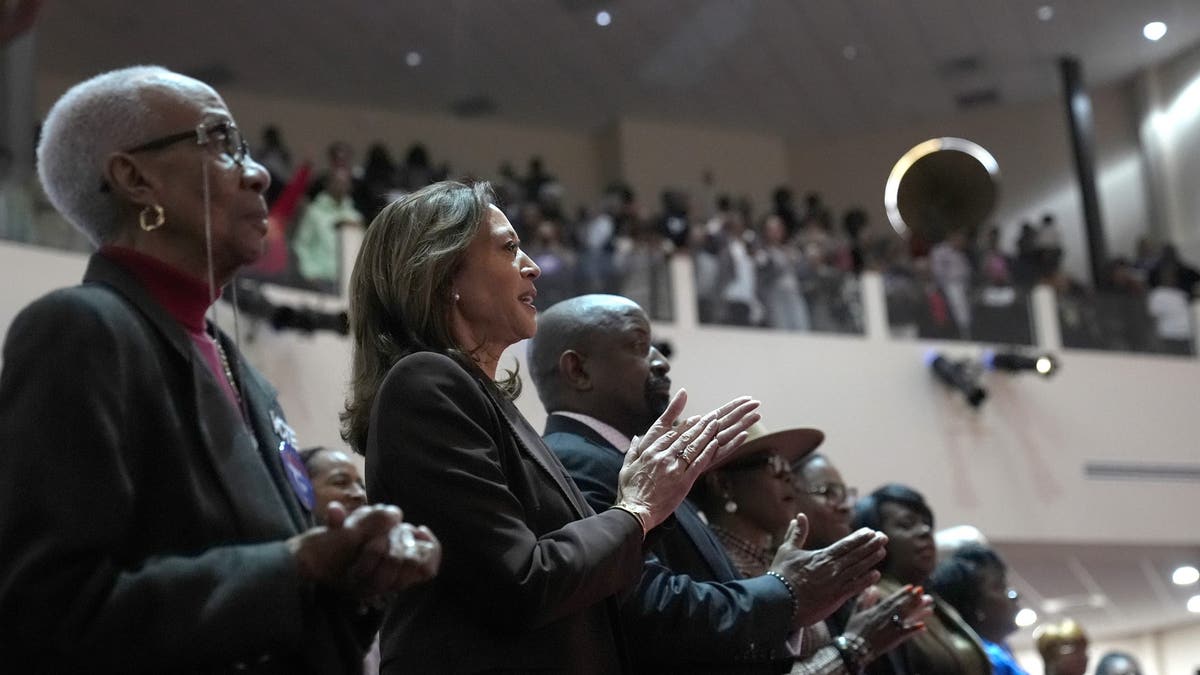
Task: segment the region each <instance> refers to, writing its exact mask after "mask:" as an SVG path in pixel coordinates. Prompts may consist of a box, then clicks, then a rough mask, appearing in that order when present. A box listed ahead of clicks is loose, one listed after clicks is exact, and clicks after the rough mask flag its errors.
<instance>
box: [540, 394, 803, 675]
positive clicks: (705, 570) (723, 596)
mask: <svg viewBox="0 0 1200 675" xmlns="http://www.w3.org/2000/svg"><path fill="white" fill-rule="evenodd" d="M544 440H545V441H546V445H548V446H549V447H550V448H551V449H552V450H553V451H554V453H555V454H556V455H558V457H559V459H560V460H562V463H563V466H565V467H566V468H567V471H568V472H570V474H571V477H572V478H573V479H574V480H575V483H576V484H577V485H578V486H579V489H580V490H581V491H582V492H583V494H584V495H585V496H586V497H587V499H588V501H589V502H590V503H591V504H592V506H593V508H604V506H605V505H608V504H612V503H614V502H615V500H616V486H617V475H618V474H619V473H620V470H621V465H622V464H623V462H624V456H623V455H622V453H621V452H620V451H618V450H617V449H616V448H614V447H613V446H612V445H611V444H610V443H608V442H607V441H605V440H604V439H603V438H602V437H601V436H600V435H599V434H597V433H596V432H595V431H593V430H592V429H591V428H589V427H588V426H587V425H586V424H583V423H581V422H579V421H576V420H573V419H571V418H569V417H564V416H562V415H553V414H552V415H550V418H549V419H548V420H547V422H546V434H545V437H544ZM675 520H676V523H675V526H674V527H672V528H660V530H661V531H660V532H658V533H657V534H658V536H657V537H656V538H655V544H654V547H653V551H654V555H653V556H650V557H648V558H647V559H646V561H645V566H644V569H643V572H642V576H641V579H640V581H639V582H638V586H637V588H636V590H635V591H634V592H633V593H632V594H630V595H629V596H628V599H627V600H626V601H625V602H624V603H623V606H622V617H623V620H624V621H625V626H626V631H625V632H626V635H628V636H629V641H630V647H631V650H632V653H633V657H634V663H635V665H636V666H637V668H638V669H639V670H644V671H647V672H665V671H669V670H672V669H678V670H680V671H682V672H696V671H699V670H705V669H712V670H719V671H721V672H773V671H776V670H778V669H779V668H781V667H782V668H783V669H784V670H786V664H787V662H788V661H790V655H789V654H788V653H787V652H786V650H785V648H784V642H785V641H786V640H787V638H788V635H789V634H790V633H791V632H792V630H793V626H792V621H791V615H792V603H791V597H790V596H789V595H788V592H787V589H786V588H785V587H784V585H783V584H782V583H780V582H779V580H778V579H775V578H773V577H770V576H762V577H756V578H753V579H743V578H741V576H740V575H739V574H738V573H737V571H736V570H735V569H734V566H733V563H732V562H731V561H730V560H729V556H728V555H726V554H725V552H724V550H723V549H722V548H721V544H720V542H718V541H717V540H716V538H714V537H713V535H712V532H711V531H710V530H709V529H708V526H707V525H706V524H705V523H704V522H703V521H702V520H701V519H700V516H699V515H698V512H697V510H696V507H695V506H694V505H692V503H691V502H689V501H686V500H685V501H684V502H683V504H681V505H680V507H679V508H678V509H676V511H675Z"/></svg>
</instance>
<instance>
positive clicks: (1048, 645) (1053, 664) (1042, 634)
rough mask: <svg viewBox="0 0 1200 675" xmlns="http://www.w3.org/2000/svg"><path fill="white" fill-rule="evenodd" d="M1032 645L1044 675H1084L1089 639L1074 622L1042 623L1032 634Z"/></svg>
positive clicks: (1068, 620)
mask: <svg viewBox="0 0 1200 675" xmlns="http://www.w3.org/2000/svg"><path fill="white" fill-rule="evenodd" d="M1033 643H1034V646H1036V647H1037V650H1038V654H1039V655H1041V657H1042V663H1043V664H1045V674H1046V675H1084V673H1086V672H1087V666H1088V636H1087V633H1085V632H1083V627H1082V626H1080V625H1079V624H1078V623H1076V622H1075V620H1074V619H1063V620H1062V621H1060V622H1058V623H1049V624H1042V625H1041V626H1038V627H1037V630H1035V631H1033Z"/></svg>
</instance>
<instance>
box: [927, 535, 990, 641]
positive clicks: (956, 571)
mask: <svg viewBox="0 0 1200 675" xmlns="http://www.w3.org/2000/svg"><path fill="white" fill-rule="evenodd" d="M988 570H994V571H996V572H998V573H1000V574H1005V573H1006V572H1007V571H1008V567H1007V566H1006V565H1005V564H1004V560H1003V559H1002V558H1001V557H1000V555H999V554H997V553H996V552H995V551H994V550H992V549H991V548H989V547H987V546H984V545H983V544H979V543H974V542H972V543H968V544H963V545H962V546H961V547H959V549H958V550H956V551H955V552H954V554H953V555H951V556H950V557H949V558H948V559H946V560H943V561H942V562H940V563H938V566H937V569H935V570H934V571H933V574H932V575H930V577H929V585H930V589H931V590H932V591H933V592H934V593H935V594H937V595H938V596H939V597H941V598H942V599H943V600H945V601H946V602H948V603H950V605H951V606H952V607H954V609H956V610H958V613H959V614H961V615H962V617H963V619H965V620H966V621H967V623H969V624H971V627H972V628H975V627H976V626H975V624H976V616H977V614H976V610H977V609H979V606H980V602H981V601H982V599H983V583H984V575H985V574H986V573H987V571H988Z"/></svg>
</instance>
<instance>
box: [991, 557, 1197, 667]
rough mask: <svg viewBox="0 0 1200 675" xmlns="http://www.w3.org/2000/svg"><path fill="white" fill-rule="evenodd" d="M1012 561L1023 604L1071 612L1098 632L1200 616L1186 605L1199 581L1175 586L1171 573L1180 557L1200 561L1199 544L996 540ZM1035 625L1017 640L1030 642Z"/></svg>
mask: <svg viewBox="0 0 1200 675" xmlns="http://www.w3.org/2000/svg"><path fill="white" fill-rule="evenodd" d="M996 548H997V549H998V550H999V551H1000V554H1001V555H1002V556H1003V557H1004V559H1005V562H1006V563H1007V564H1008V566H1009V568H1010V569H1009V583H1010V584H1011V585H1012V586H1013V588H1015V589H1016V590H1017V591H1019V592H1020V593H1021V596H1022V605H1023V606H1025V607H1030V608H1032V609H1034V610H1035V611H1037V613H1038V615H1039V618H1040V619H1041V620H1047V619H1049V620H1054V619H1061V618H1063V617H1068V616H1069V617H1071V618H1073V619H1075V620H1076V621H1078V622H1079V623H1080V625H1082V626H1083V627H1084V629H1085V630H1086V631H1088V633H1089V634H1090V635H1091V636H1092V637H1093V638H1114V637H1124V636H1128V635H1134V634H1137V633H1141V632H1147V631H1153V630H1158V629H1162V628H1167V627H1171V626H1176V625H1180V624H1186V623H1200V615H1198V614H1191V613H1189V612H1188V611H1187V601H1188V598H1189V597H1191V596H1193V595H1196V594H1200V584H1192V585H1191V586H1186V587H1185V586H1176V585H1174V584H1173V583H1172V582H1171V573H1172V572H1173V571H1174V570H1175V568H1176V567H1179V566H1180V565H1192V566H1194V567H1200V543H1197V545H1194V546H1115V545H1110V544H1097V545H1081V544H1041V543H1037V544H1023V543H1008V544H996ZM1031 633H1032V628H1027V629H1024V630H1022V631H1021V632H1019V633H1018V634H1017V636H1016V637H1015V638H1014V640H1013V642H1014V644H1016V645H1018V646H1029V645H1030V644H1031V641H1030V635H1031Z"/></svg>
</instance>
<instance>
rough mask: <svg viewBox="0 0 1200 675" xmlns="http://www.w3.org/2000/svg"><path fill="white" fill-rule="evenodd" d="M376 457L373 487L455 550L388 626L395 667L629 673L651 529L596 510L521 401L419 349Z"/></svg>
mask: <svg viewBox="0 0 1200 675" xmlns="http://www.w3.org/2000/svg"><path fill="white" fill-rule="evenodd" d="M366 454H367V493H368V494H369V495H371V498H372V499H375V500H383V501H386V502H389V503H394V504H396V505H398V506H399V507H400V508H402V509H404V512H405V516H406V517H408V518H410V519H412V520H413V521H414V522H420V523H425V524H427V525H429V527H431V528H432V529H433V531H434V533H436V534H437V536H438V538H439V539H440V540H441V542H442V551H443V557H442V568H441V571H440V573H439V574H438V576H437V578H436V579H435V580H434V581H432V582H431V583H428V584H425V585H423V586H420V587H417V588H414V589H412V590H411V591H408V592H406V593H405V594H404V595H402V596H401V597H400V598H399V599H398V601H397V602H395V603H393V604H392V606H391V608H390V609H389V610H388V613H387V615H386V617H385V618H384V627H383V633H382V636H381V647H382V655H383V668H382V670H383V672H384V673H460V672H479V671H485V670H492V671H508V672H531V671H547V672H555V673H596V674H597V675H599V674H601V673H619V672H622V671H623V670H625V662H626V657H625V655H624V650H623V647H622V644H621V637H620V622H619V620H618V610H617V608H616V601H615V596H616V594H617V593H619V592H621V591H623V590H625V589H628V588H630V587H632V586H633V585H634V583H636V581H637V578H638V575H639V574H640V572H641V567H642V558H643V555H644V552H643V545H642V532H641V529H640V527H639V526H638V523H637V521H636V520H634V518H633V517H631V516H630V515H629V514H628V513H624V512H622V511H618V510H612V509H610V510H604V511H602V512H601V513H600V514H599V515H594V512H593V511H592V509H591V508H590V507H589V506H588V504H587V502H586V501H585V500H584V498H583V496H582V495H580V494H579V491H578V490H577V489H576V488H575V486H574V484H573V483H572V482H571V479H570V478H569V477H568V476H567V474H566V472H565V471H564V470H563V468H562V465H561V464H559V462H558V460H557V459H556V458H555V457H554V455H553V453H551V452H550V451H549V450H548V449H546V447H545V445H543V444H542V441H541V439H540V438H539V437H538V435H537V432H536V431H534V430H533V429H532V428H531V427H530V426H529V424H528V423H527V422H526V421H525V419H524V418H523V417H522V416H521V414H520V413H519V412H518V411H517V410H516V408H515V407H514V406H513V405H512V403H511V402H509V401H507V400H505V399H503V398H502V397H500V396H499V395H497V394H495V393H494V392H493V388H492V387H491V386H490V385H487V384H484V383H483V382H482V381H481V380H480V379H477V378H476V377H475V376H474V375H472V374H470V373H468V372H467V370H466V369H464V368H463V367H462V366H461V365H459V364H458V363H456V362H455V361H454V360H452V359H451V358H450V357H448V356H443V355H440V354H435V353H432V352H416V353H413V354H410V355H408V356H405V357H403V358H401V359H400V360H399V361H397V362H396V364H395V365H394V366H393V367H392V369H391V371H390V372H389V373H388V375H387V377H386V378H385V380H384V382H383V384H382V386H381V387H380V389H379V394H378V397H377V399H376V401H375V407H374V410H373V411H372V415H371V427H370V432H369V434H368V440H367V452H366Z"/></svg>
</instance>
